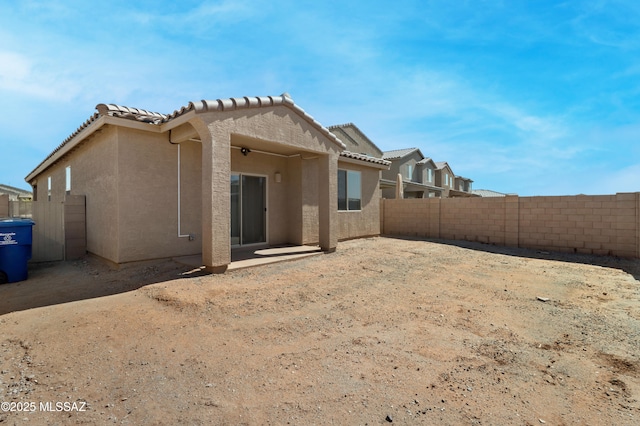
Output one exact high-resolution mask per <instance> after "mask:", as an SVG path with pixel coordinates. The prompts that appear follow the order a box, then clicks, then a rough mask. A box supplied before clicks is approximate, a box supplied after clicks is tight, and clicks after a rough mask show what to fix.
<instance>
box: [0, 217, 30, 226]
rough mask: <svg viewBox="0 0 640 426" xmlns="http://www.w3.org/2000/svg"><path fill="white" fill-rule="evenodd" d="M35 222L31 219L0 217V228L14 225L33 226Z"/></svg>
mask: <svg viewBox="0 0 640 426" xmlns="http://www.w3.org/2000/svg"><path fill="white" fill-rule="evenodd" d="M35 224H36V223H35V222H34V221H33V220H31V219H17V218H12V219H0V228H10V227H11V228H12V227H15V226H33V225H35Z"/></svg>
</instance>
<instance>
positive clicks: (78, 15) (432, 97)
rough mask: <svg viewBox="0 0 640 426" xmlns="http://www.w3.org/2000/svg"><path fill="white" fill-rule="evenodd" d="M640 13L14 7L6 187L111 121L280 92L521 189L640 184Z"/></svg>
mask: <svg viewBox="0 0 640 426" xmlns="http://www.w3.org/2000/svg"><path fill="white" fill-rule="evenodd" d="M638 22H640V2H637V1H634V0H630V1H614V0H610V1H609V0H593V1H591V0H575V1H566V2H561V1H544V0H535V1H534V0H529V1H518V0H513V1H507V0H504V1H481V0H477V1H471V0H469V1H465V0H459V1H449V0H433V1H428V0H419V1H405V0H396V1H394V2H389V1H384V2H383V1H375V0H367V1H344V0H343V1H312V2H311V1H309V2H308V1H304V0H297V1H280V0H268V1H262V0H251V1H249V0H247V1H245V0H232V1H180V2H173V1H171V2H170V1H160V0H154V1H147V0H138V1H135V2H132V1H120V0H111V1H108V2H88V1H73V0H69V1H56V0H48V1H29V0H25V1H19V2H2V3H1V4H0V128H1V129H2V131H1V133H0V164H2V166H1V167H0V183H5V184H9V185H13V186H18V187H23V188H29V187H28V185H27V184H26V183H25V182H24V177H25V176H26V175H27V174H28V173H29V172H30V171H31V170H32V169H33V168H34V167H35V166H37V165H38V163H39V162H40V161H41V160H42V159H44V157H45V156H46V155H47V154H49V152H51V151H52V150H53V149H54V148H55V147H56V146H58V145H59V144H60V143H61V142H62V141H63V140H64V139H65V138H66V137H67V136H68V135H69V134H71V133H72V132H73V131H74V130H75V129H76V128H77V127H78V126H80V125H81V124H82V123H83V122H84V121H85V120H86V119H87V118H89V117H90V116H91V114H93V113H94V112H95V109H94V107H95V106H96V105H97V104H99V103H117V104H121V105H126V106H132V107H137V108H143V109H147V110H151V111H158V112H162V113H170V112H172V111H174V110H176V109H179V108H180V107H181V106H183V105H186V104H188V103H189V101H196V100H200V99H217V98H226V97H235V96H263V95H279V94H281V93H283V92H288V93H290V94H291V96H292V97H293V99H294V101H295V102H296V103H297V104H299V105H300V106H301V107H302V108H304V109H305V110H306V111H307V112H308V113H310V114H311V115H312V116H314V118H316V119H317V120H318V121H319V122H320V123H322V124H323V125H325V126H329V125H333V124H342V123H347V122H353V123H355V124H356V125H357V126H358V127H359V128H360V129H361V130H362V131H363V132H364V133H365V134H367V136H369V138H370V139H372V140H373V141H374V142H375V143H376V144H377V145H378V146H379V147H380V148H381V149H382V150H392V149H398V148H408V147H418V148H420V150H421V151H422V152H423V153H424V154H425V155H426V156H429V157H432V158H433V159H434V160H435V161H447V162H448V163H449V164H450V165H451V167H452V169H453V171H454V172H455V173H456V174H458V175H462V176H465V177H469V178H471V179H473V180H474V188H477V189H481V188H482V189H492V190H495V191H500V192H509V193H517V194H519V195H565V194H569V195H572V194H581V193H582V194H611V193H616V192H631V191H634V192H635V191H640V143H638V142H639V140H638V139H639V138H640V96H639V95H640V25H638Z"/></svg>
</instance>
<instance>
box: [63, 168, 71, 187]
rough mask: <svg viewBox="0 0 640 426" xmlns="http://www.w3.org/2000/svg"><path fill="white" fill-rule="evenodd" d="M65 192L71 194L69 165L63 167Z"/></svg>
mask: <svg viewBox="0 0 640 426" xmlns="http://www.w3.org/2000/svg"><path fill="white" fill-rule="evenodd" d="M64 181H65V192H66V193H67V194H71V166H67V167H65V169H64Z"/></svg>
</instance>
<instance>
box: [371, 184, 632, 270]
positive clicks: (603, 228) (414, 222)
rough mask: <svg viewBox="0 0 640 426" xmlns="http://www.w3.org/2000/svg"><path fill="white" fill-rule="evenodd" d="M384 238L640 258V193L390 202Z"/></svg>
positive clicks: (385, 203)
mask: <svg viewBox="0 0 640 426" xmlns="http://www.w3.org/2000/svg"><path fill="white" fill-rule="evenodd" d="M380 217H381V232H382V233H383V234H387V235H406V236H418V237H426V238H441V239H451V240H465V241H477V242H483V243H489V244H496V245H503V246H512V247H525V248H532V249H542V250H552V251H561V252H570V253H588V254H600V255H613V256H620V257H635V258H640V192H634V193H618V194H616V195H577V196H545V197H518V196H516V195H508V196H506V197H496V198H422V199H384V200H382V203H381V214H380Z"/></svg>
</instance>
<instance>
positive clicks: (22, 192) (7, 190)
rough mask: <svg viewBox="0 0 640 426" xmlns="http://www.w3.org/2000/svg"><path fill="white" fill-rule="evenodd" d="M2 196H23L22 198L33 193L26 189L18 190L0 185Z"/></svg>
mask: <svg viewBox="0 0 640 426" xmlns="http://www.w3.org/2000/svg"><path fill="white" fill-rule="evenodd" d="M0 194H12V195H21V196H28V195H32V194H31V191H27V190H26V189H20V188H16V187H15V186H10V185H5V184H2V183H0Z"/></svg>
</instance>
